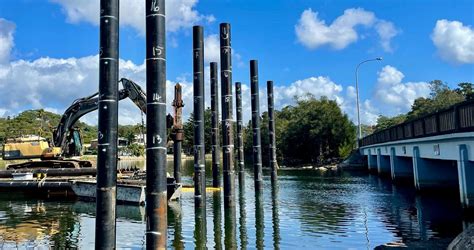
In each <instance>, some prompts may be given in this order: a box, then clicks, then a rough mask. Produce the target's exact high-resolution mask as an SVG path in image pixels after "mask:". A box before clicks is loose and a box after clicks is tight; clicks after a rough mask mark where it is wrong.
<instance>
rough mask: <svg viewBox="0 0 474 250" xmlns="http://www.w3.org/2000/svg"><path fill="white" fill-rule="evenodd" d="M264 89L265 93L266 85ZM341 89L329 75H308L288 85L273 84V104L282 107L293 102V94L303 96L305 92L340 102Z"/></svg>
mask: <svg viewBox="0 0 474 250" xmlns="http://www.w3.org/2000/svg"><path fill="white" fill-rule="evenodd" d="M265 86H266V85H265ZM264 90H265V91H264V92H265V93H266V87H265V89H264ZM342 90H343V88H342V86H341V85H338V84H336V83H335V82H333V81H332V80H331V79H330V78H329V77H324V76H317V77H309V78H306V79H303V80H298V81H295V82H293V83H291V84H289V85H288V86H278V85H277V86H275V87H274V92H275V95H274V98H275V106H276V107H278V108H282V107H284V106H286V105H290V104H292V103H294V97H295V96H304V95H305V94H307V93H309V94H312V95H313V96H314V97H316V98H320V97H321V96H326V97H328V98H329V99H334V100H336V101H337V102H338V103H339V104H341V103H342V102H343V101H344V99H343V97H342V96H341V95H340V94H341V92H342ZM262 100H266V99H262Z"/></svg>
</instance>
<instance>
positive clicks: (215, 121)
mask: <svg viewBox="0 0 474 250" xmlns="http://www.w3.org/2000/svg"><path fill="white" fill-rule="evenodd" d="M210 68H211V70H210V71H211V73H210V74H211V112H212V116H211V130H212V131H211V144H212V186H213V187H220V186H221V181H220V165H221V163H220V161H221V157H220V156H221V155H220V149H219V86H218V81H217V63H215V62H211V67H210Z"/></svg>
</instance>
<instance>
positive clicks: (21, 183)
mask: <svg viewBox="0 0 474 250" xmlns="http://www.w3.org/2000/svg"><path fill="white" fill-rule="evenodd" d="M95 175H96V168H78V169H76V168H72V169H69V168H67V169H62V168H58V169H14V170H1V171H0V192H8V193H14V192H22V193H24V194H26V195H33V196H43V197H47V198H48V197H58V196H59V197H63V198H71V199H80V200H86V201H95V197H96V178H95ZM144 176H145V172H143V171H133V172H131V171H121V172H119V173H118V174H117V202H118V203H122V204H135V205H144V204H145V191H146V185H145V179H144ZM181 188H182V186H181V184H180V183H176V181H175V180H174V178H172V177H168V183H167V193H168V200H176V199H179V197H180V196H181Z"/></svg>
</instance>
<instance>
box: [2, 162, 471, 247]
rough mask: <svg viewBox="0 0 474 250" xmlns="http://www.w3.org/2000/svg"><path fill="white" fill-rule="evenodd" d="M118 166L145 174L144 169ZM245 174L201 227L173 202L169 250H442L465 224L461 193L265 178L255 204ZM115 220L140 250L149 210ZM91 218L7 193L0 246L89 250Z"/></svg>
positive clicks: (340, 178) (69, 206) (329, 178)
mask: <svg viewBox="0 0 474 250" xmlns="http://www.w3.org/2000/svg"><path fill="white" fill-rule="evenodd" d="M121 164H122V166H124V164H125V165H128V164H134V165H137V166H143V162H134V163H130V162H128V163H125V162H122V163H121ZM192 171H193V166H192V162H191V161H187V162H186V169H185V170H184V175H185V178H183V179H184V181H186V182H188V183H191V174H192ZM208 173H210V169H209V171H208ZM246 174H247V176H246V185H245V187H244V188H243V189H242V192H239V191H237V197H236V204H237V206H236V208H235V210H234V211H230V213H224V210H223V208H224V206H223V204H222V194H221V193H219V192H217V193H209V192H208V195H207V209H206V211H205V213H202V214H200V213H199V211H198V212H197V213H198V214H197V215H198V219H195V218H196V217H195V211H194V204H193V193H192V192H185V193H183V195H182V199H181V201H179V202H173V203H171V204H170V206H169V209H168V227H169V229H168V246H169V247H170V248H178V249H180V248H189V249H192V248H195V247H196V246H204V245H207V247H208V248H229V247H231V246H234V247H235V246H237V247H239V248H248V249H255V248H281V249H302V248H308V249H321V248H326V249H327V248H331V249H334V248H342V249H347V248H352V249H373V248H374V247H376V246H378V245H381V244H384V243H388V242H404V243H405V244H407V245H408V246H412V247H423V248H426V247H430V248H445V247H446V246H447V245H448V244H449V242H450V241H451V240H452V239H453V238H454V237H455V236H456V235H457V234H458V233H460V232H461V231H462V228H463V225H465V224H466V223H467V220H466V219H465V218H463V215H462V211H461V208H460V206H459V202H458V197H457V195H456V194H454V195H451V196H449V195H444V196H441V198H440V197H436V198H435V197H433V196H429V195H423V196H419V195H417V194H415V192H414V190H413V189H412V188H407V187H403V186H399V185H397V186H394V185H392V184H391V183H390V182H388V181H385V180H382V179H379V178H378V177H376V176H369V175H366V174H355V173H337V174H336V173H325V174H321V173H318V172H315V171H281V172H280V176H279V187H278V188H272V186H271V185H270V180H269V178H268V175H265V177H266V178H265V185H264V193H263V195H262V196H261V197H260V196H259V197H256V196H255V194H254V192H253V180H252V175H251V169H248V172H247V173H246ZM208 181H209V183H210V181H211V177H210V176H208ZM238 190H239V188H238ZM448 197H452V199H451V198H448ZM229 214H230V215H229ZM232 215H234V216H232ZM117 216H118V218H117V246H118V247H119V248H135V249H141V248H143V246H144V240H145V239H144V231H145V220H144V219H145V217H144V208H143V207H137V206H118V207H117ZM94 217H95V204H94V203H87V202H75V201H53V200H32V199H26V198H21V196H18V195H14V196H12V195H11V194H9V195H7V194H0V248H13V247H20V248H25V247H26V248H29V247H37V248H49V247H55V248H57V247H79V248H83V249H92V248H93V246H94V228H95V219H94ZM201 218H202V219H201ZM233 218H234V219H233Z"/></svg>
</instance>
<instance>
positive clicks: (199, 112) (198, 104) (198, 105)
mask: <svg viewBox="0 0 474 250" xmlns="http://www.w3.org/2000/svg"><path fill="white" fill-rule="evenodd" d="M193 72H194V78H193V93H194V112H193V115H194V117H193V118H194V203H195V206H196V207H206V165H205V164H206V160H205V155H204V154H205V150H204V35H203V28H202V26H194V27H193Z"/></svg>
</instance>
